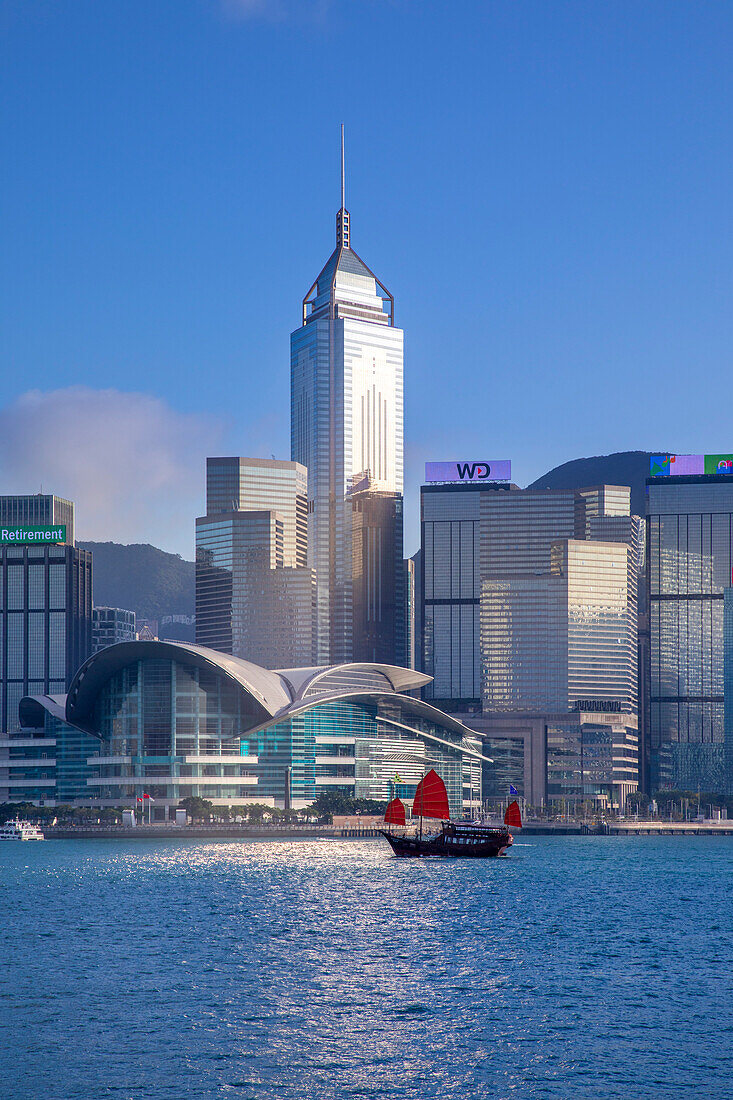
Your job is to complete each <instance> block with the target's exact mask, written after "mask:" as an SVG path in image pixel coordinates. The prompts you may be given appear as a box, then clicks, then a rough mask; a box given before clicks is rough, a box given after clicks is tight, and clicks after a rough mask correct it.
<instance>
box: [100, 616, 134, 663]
mask: <svg viewBox="0 0 733 1100" xmlns="http://www.w3.org/2000/svg"><path fill="white" fill-rule="evenodd" d="M136 637H137V632H136V625H135V612H134V611H125V609H124V608H122V607H95V608H94V610H93V612H92V653H96V652H97V651H98V650H100V649H104V647H105V646H108V645H114V644H115V642H131V641H134V640H135V638H136Z"/></svg>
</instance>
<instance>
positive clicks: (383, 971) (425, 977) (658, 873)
mask: <svg viewBox="0 0 733 1100" xmlns="http://www.w3.org/2000/svg"><path fill="white" fill-rule="evenodd" d="M732 871H733V839H731V840H727V839H724V838H711V839H708V838H685V839H682V838H679V839H676V838H660V839H656V838H633V839H619V838H595V837H593V838H591V837H588V838H537V839H536V840H534V841H533V842H532V843H531V844H528V845H527V846H521V847H519V846H518V847H515V848H514V850H513V852H512V854H511V856H510V857H509V858H507V859H505V860H487V861H477V862H471V861H463V862H461V861H459V862H451V861H448V860H446V861H428V862H420V861H411V860H405V861H402V860H395V859H394V858H392V857H391V855H390V854H389V853H388V851H387V849H386V846H385V845H384V844H383V843H382V842H380V841H360V842H343V843H342V842H338V841H314V842H310V841H300V842H293V843H289V842H288V843H285V842H270V843H268V842H257V841H254V842H249V843H231V844H229V843H210V844H191V843H187V842H185V841H182V842H170V843H168V842H161V843H154V842H147V841H132V842H127V843H117V842H104V841H101V842H89V841H86V842H85V841H47V842H46V843H44V844H37V845H36V844H10V843H6V844H2V845H0V883H1V889H2V896H1V898H0V904H1V905H2V926H1V927H0V1095H1V1096H2V1100H38V1098H41V1097H43V1098H47V1100H77V1098H79V1100H82V1098H83V1100H97V1098H100V1097H115V1098H119V1100H127V1098H131V1100H132V1098H138V1097H146V1098H147V1097H151V1098H153V1097H156V1098H170V1100H181V1098H183V1097H186V1098H189V1097H192V1098H193V1097H195V1098H197V1100H210V1098H211V1100H213V1098H217V1100H219V1098H230V1097H231V1098H233V1100H234V1098H236V1100H244V1098H247V1097H252V1098H256V1100H262V1098H270V1097H272V1098H277V1100H281V1098H285V1100H287V1098H290V1097H293V1098H299V1100H309V1098H314V1100H315V1098H318V1100H327V1098H331V1097H339V1098H341V1097H349V1098H351V1097H354V1098H364V1100H371V1098H374V1100H391V1098H393V1097H410V1098H415V1100H432V1098H436V1100H446V1098H450V1097H461V1098H462V1100H464V1098H465V1100H473V1098H484V1097H487V1098H488V1097H491V1098H492V1100H501V1098H514V1100H517V1098H524V1097H533V1098H534V1097H537V1098H540V1097H542V1098H544V1097H548V1098H553V1100H554V1098H557V1100H568V1098H570V1097H581V1098H585V1097H594V1098H598V1100H604V1098H611V1097H613V1098H616V1097H619V1098H621V1097H623V1098H627V1097H643V1098H645V1100H656V1098H662V1097H675V1098H679V1097H683V1096H685V1097H686V1096H688V1095H689V1096H692V1095H694V1096H695V1097H697V1098H711V1100H712V1098H713V1097H715V1098H718V1097H728V1096H731V1095H733V1074H732V1073H731V1068H730V1062H729V1055H730V1050H731V1044H732V1041H733V919H732V913H731V901H730V891H731V872H732Z"/></svg>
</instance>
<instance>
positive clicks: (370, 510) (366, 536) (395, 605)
mask: <svg viewBox="0 0 733 1100" xmlns="http://www.w3.org/2000/svg"><path fill="white" fill-rule="evenodd" d="M350 499H351V509H352V512H351V518H352V526H351V554H352V614H353V651H352V659H353V660H354V661H384V662H386V663H387V664H398V665H406V666H407V667H410V662H409V659H408V653H407V638H406V633H405V628H406V622H405V615H406V595H405V571H404V563H403V558H402V529H403V518H402V497H401V496H400V495H399V493H386V492H379V491H378V490H374V489H363V490H361V491H359V492H355V493H352V494H351V497H350Z"/></svg>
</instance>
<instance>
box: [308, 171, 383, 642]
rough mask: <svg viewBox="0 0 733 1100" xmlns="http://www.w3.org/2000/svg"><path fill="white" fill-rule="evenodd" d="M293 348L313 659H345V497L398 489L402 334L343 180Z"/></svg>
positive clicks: (349, 608) (348, 548)
mask: <svg viewBox="0 0 733 1100" xmlns="http://www.w3.org/2000/svg"><path fill="white" fill-rule="evenodd" d="M342 184H343V172H342ZM290 345H291V457H292V458H293V459H294V460H295V461H297V462H300V463H302V464H303V465H304V466H305V467H307V470H308V547H309V564H310V565H311V566H312V567H313V568H315V570H316V578H317V614H316V650H317V654H316V656H317V660H318V662H319V663H328V662H329V661H342V660H351V659H352V658H353V656H354V652H355V646H356V647H357V650H358V647H359V645H360V644H361V643H360V640H359V639H358V638H357V637H356V630H355V624H354V596H353V591H354V586H353V576H352V567H353V549H352V532H353V525H352V518H353V517H352V501H351V499H350V494H351V493H352V492H353V491H354V490H355V489H356V488H357V487H358V485H359V484H360V483H361V482H362V481H363V480H364V479H365V478H366V479H368V480H369V483H370V485H373V486H374V487H375V488H376V489H377V490H379V491H380V492H384V493H393V494H397V495H399V496H401V495H402V492H403V408H402V403H403V381H402V369H403V332H402V330H401V329H399V328H397V327H396V326H395V323H394V300H393V298H392V295H391V294H390V293H389V291H387V290H386V288H385V287H384V285H383V284H382V283H381V282H380V280H379V279H378V278H377V277H376V275H375V274H374V272H373V271H371V270H370V269H369V268H368V267H367V266H366V264H365V263H364V262H363V261H362V260H361V259H360V258H359V256H357V254H356V252H354V250H353V248H352V247H351V231H350V218H349V212H348V211H347V210H346V207H345V202H344V197H343V186H342V200H341V209H340V210H339V212H338V215H337V218H336V248H335V249H334V251H333V253H332V254H331V256H330V257H329V259H328V261H327V263H326V265H325V267H324V268H323V270H322V271H321V273H320V274H319V275H318V278H317V279H316V281H315V282H314V283H313V286H312V287H311V289H310V290H309V292H308V293H307V294H306V296H305V298H304V300H303V323H302V326H301V327H300V328H298V329H296V331H295V332H293V333H292V336H291V339H290ZM390 524H391V521H390ZM391 526H392V529H394V525H393V524H392V525H391ZM385 537H386V532H385ZM357 587H358V585H357Z"/></svg>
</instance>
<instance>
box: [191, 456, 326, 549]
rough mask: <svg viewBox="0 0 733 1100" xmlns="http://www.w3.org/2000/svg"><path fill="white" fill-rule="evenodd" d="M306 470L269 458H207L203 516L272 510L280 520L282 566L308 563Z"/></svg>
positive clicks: (291, 463) (295, 463)
mask: <svg viewBox="0 0 733 1100" xmlns="http://www.w3.org/2000/svg"><path fill="white" fill-rule="evenodd" d="M307 510H308V471H307V470H306V469H305V467H304V466H301V465H300V463H298V462H282V461H280V460H278V459H274V458H272V459H270V458H240V457H238V456H233V457H226V458H207V459H206V514H207V515H208V516H211V515H220V514H222V513H223V512H261V511H275V512H278V513H279V514H280V516H281V517H282V521H283V557H282V563H281V564H282V565H283V566H284V567H285V568H286V569H288V568H294V567H296V566H302V565H307V564H308V560H307V559H308V516H307Z"/></svg>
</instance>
